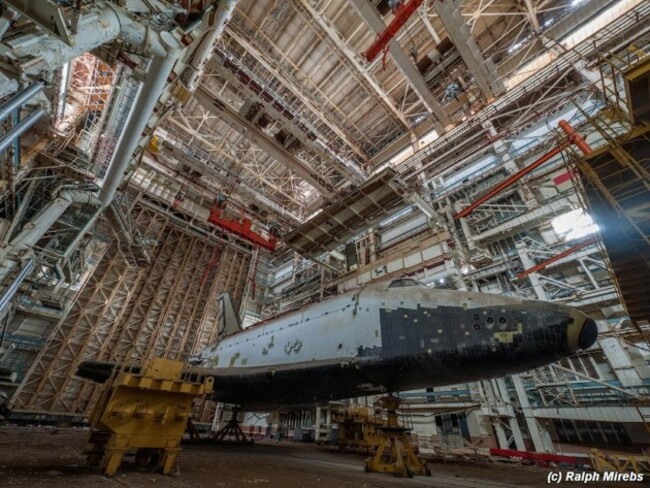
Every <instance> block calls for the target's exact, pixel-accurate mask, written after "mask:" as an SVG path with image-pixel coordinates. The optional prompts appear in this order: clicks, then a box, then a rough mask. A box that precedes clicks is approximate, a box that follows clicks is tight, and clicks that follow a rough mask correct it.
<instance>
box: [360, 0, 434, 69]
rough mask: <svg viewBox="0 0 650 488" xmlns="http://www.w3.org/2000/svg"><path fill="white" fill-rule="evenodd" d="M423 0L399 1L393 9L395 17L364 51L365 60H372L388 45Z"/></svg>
mask: <svg viewBox="0 0 650 488" xmlns="http://www.w3.org/2000/svg"><path fill="white" fill-rule="evenodd" d="M423 1H424V0H411V1H410V2H409V3H401V4H400V6H399V7H397V9H396V10H395V17H394V18H393V20H392V21H391V23H390V24H388V27H386V30H385V31H384V32H382V33H381V34H379V35H378V36H377V39H375V42H373V43H372V46H370V47H369V48H368V50H367V51H366V54H365V56H366V60H368V62H369V63H370V62H372V60H373V59H375V58H376V57H377V55H378V54H379V53H380V52H382V51H383V50H384V48H385V47H386V46H387V45H388V43H389V42H390V41H391V39H392V38H393V37H395V34H397V33H398V32H399V30H400V29H401V28H402V26H403V25H404V24H405V23H406V21H407V20H408V19H409V17H411V15H413V13H414V12H415V11H416V10H417V9H418V7H419V6H420V5H422V2H423Z"/></svg>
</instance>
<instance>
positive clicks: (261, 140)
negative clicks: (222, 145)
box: [193, 86, 337, 197]
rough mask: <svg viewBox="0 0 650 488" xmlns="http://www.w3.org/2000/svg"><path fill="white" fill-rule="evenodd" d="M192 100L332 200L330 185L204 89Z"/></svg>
mask: <svg viewBox="0 0 650 488" xmlns="http://www.w3.org/2000/svg"><path fill="white" fill-rule="evenodd" d="M193 97H194V99H195V100H196V101H197V102H198V103H199V104H200V105H201V106H202V107H203V108H204V109H205V110H207V111H208V112H210V113H212V114H213V115H216V116H217V117H220V118H222V119H223V120H224V121H225V122H226V123H227V124H229V125H230V126H231V127H233V128H235V129H237V131H238V132H240V133H244V134H245V136H246V138H247V139H248V140H250V141H251V142H252V143H253V144H255V145H256V146H258V147H259V148H260V149H262V150H263V151H264V152H265V153H267V154H268V155H269V156H271V157H272V158H273V159H275V160H276V161H278V162H279V163H282V164H284V165H285V166H287V167H288V168H289V169H292V170H293V171H295V172H296V174H298V176H300V177H301V178H302V179H303V180H305V181H306V182H307V183H309V184H310V185H311V186H313V187H314V188H315V189H316V190H318V191H319V192H320V193H321V194H322V195H323V196H327V197H333V196H336V194H337V193H336V190H335V189H334V187H333V186H332V184H331V183H329V182H328V181H326V180H325V179H324V178H323V177H322V176H321V175H319V174H318V173H317V172H315V171H314V170H313V169H312V168H310V167H309V166H307V164H306V163H304V162H303V161H301V160H300V159H298V158H297V157H295V156H294V155H293V154H291V153H290V152H289V151H287V150H286V149H285V148H284V147H283V146H282V145H280V144H279V143H278V142H277V141H276V140H275V139H273V138H272V137H270V136H268V135H267V134H266V133H265V132H263V131H262V130H261V129H259V128H258V127H257V126H256V125H255V124H253V123H252V122H250V121H248V120H246V119H245V118H244V117H242V116H241V115H240V114H239V113H237V112H236V111H235V110H233V109H232V108H230V107H229V106H228V105H227V104H226V103H224V102H223V101H221V100H219V97H218V96H217V95H215V94H214V93H210V92H209V91H208V90H207V89H206V88H205V87H204V86H199V87H198V88H197V89H196V91H195V92H194V94H193Z"/></svg>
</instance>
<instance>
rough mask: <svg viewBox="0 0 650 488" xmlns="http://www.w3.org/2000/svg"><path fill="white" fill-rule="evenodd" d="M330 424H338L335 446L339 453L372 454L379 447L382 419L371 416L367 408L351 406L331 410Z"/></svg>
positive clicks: (371, 413) (383, 422)
mask: <svg viewBox="0 0 650 488" xmlns="http://www.w3.org/2000/svg"><path fill="white" fill-rule="evenodd" d="M332 422H333V423H335V424H338V426H339V430H338V439H337V444H338V446H339V449H340V450H341V451H345V450H351V451H354V452H359V453H364V454H372V453H374V452H375V450H376V449H377V447H378V446H379V438H380V437H381V434H380V433H379V431H378V430H377V429H378V428H379V427H382V426H384V425H385V421H384V419H382V418H380V417H378V416H376V415H373V412H372V411H371V409H370V408H368V407H359V406H352V407H346V408H341V409H338V410H335V409H333V410H332Z"/></svg>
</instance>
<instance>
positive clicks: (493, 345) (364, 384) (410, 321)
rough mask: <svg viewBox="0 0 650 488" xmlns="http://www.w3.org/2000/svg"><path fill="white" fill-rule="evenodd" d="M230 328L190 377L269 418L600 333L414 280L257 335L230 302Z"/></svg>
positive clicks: (482, 369)
mask: <svg viewBox="0 0 650 488" xmlns="http://www.w3.org/2000/svg"><path fill="white" fill-rule="evenodd" d="M229 308H230V310H229ZM220 320H221V322H220V324H219V329H220V332H222V333H224V334H226V337H224V338H223V339H222V340H221V341H220V342H219V343H218V344H216V345H214V346H212V347H208V348H206V349H205V350H204V351H202V352H201V353H200V354H199V355H198V356H196V357H194V358H192V360H191V363H193V364H194V366H190V367H189V370H190V371H195V372H196V373H197V374H202V375H205V374H208V375H210V376H212V377H213V378H214V393H213V399H214V400H217V401H220V402H226V403H232V404H238V405H242V406H243V407H244V408H247V409H257V410H262V409H271V408H275V407H283V406H302V405H310V404H311V405H313V404H314V403H320V402H326V401H329V400H337V399H343V398H351V397H358V396H364V395H370V394H379V393H385V392H394V391H404V390H412V389H417V388H425V387H432V386H442V385H450V384H456V383H464V382H469V381H477V380H483V379H489V378H495V377H499V376H503V375H507V374H514V373H520V372H523V371H525V370H528V369H531V368H535V367H538V366H543V365H545V364H548V363H551V362H553V361H556V360H558V359H561V358H563V357H566V356H569V355H571V354H573V353H575V352H576V351H578V350H580V349H586V348H588V347H590V346H591V345H592V344H593V343H594V342H595V341H596V337H597V333H598V331H597V327H596V323H595V322H594V321H593V320H592V319H590V318H588V317H587V316H586V315H584V314H583V313H582V312H580V311H579V310H578V309H576V308H572V307H569V306H566V305H560V304H556V303H549V302H542V301H537V300H526V299H521V298H516V297H508V296H503V295H492V294H487V293H470V292H462V291H452V290H440V289H431V288H429V287H427V286H425V285H422V284H420V283H419V282H417V281H415V280H412V279H409V278H400V279H396V280H393V281H391V282H384V283H380V284H373V285H369V286H366V287H364V288H362V289H359V290H355V291H352V292H349V293H345V294H342V295H337V296H335V297H332V298H329V299H327V300H324V301H322V302H319V303H314V304H310V305H307V306H304V307H303V308H300V309H298V310H293V311H291V312H286V313H284V314H281V315H279V316H276V317H273V318H270V319H268V320H266V321H263V322H261V323H258V324H257V325H254V326H252V327H250V328H247V329H245V330H241V327H240V326H239V322H238V319H237V316H236V314H235V313H234V309H232V307H231V305H230V304H229V300H228V298H227V297H224V298H223V303H222V314H221V319H220ZM227 334H229V335H227ZM112 368H113V365H112V364H110V363H102V362H95V361H85V362H83V363H81V365H80V367H79V371H78V373H77V374H78V375H79V376H82V377H86V378H91V379H95V380H98V381H101V380H102V379H106V378H108V376H109V375H110V372H111V371H112Z"/></svg>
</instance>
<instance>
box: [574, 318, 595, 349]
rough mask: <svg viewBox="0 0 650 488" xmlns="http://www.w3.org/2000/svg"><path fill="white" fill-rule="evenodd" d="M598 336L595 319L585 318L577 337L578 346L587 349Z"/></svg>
mask: <svg viewBox="0 0 650 488" xmlns="http://www.w3.org/2000/svg"><path fill="white" fill-rule="evenodd" d="M597 338H598V326H597V325H596V321H594V320H592V319H590V318H587V320H585V321H584V322H583V323H582V330H581V331H580V337H578V346H579V347H580V349H587V348H589V347H591V346H592V344H593V343H594V342H596V339H597Z"/></svg>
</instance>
